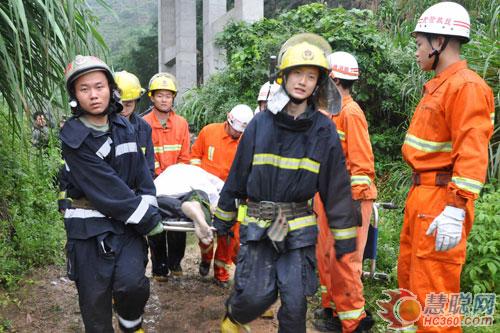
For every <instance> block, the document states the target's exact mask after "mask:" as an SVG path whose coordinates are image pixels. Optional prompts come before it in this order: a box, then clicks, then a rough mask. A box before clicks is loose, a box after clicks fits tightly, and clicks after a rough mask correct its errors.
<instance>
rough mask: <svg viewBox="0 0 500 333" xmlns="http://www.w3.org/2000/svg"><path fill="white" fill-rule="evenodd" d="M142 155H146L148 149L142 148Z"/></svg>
mask: <svg viewBox="0 0 500 333" xmlns="http://www.w3.org/2000/svg"><path fill="white" fill-rule="evenodd" d="M141 150H142V153H143V154H144V155H146V147H141Z"/></svg>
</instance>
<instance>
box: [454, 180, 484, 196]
mask: <svg viewBox="0 0 500 333" xmlns="http://www.w3.org/2000/svg"><path fill="white" fill-rule="evenodd" d="M451 181H452V182H454V183H455V185H457V187H458V188H461V189H462V190H466V191H469V192H472V193H475V194H479V192H481V189H482V188H483V186H484V184H483V183H481V182H478V181H477V180H474V179H470V178H465V177H451Z"/></svg>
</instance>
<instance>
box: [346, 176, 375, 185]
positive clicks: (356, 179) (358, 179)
mask: <svg viewBox="0 0 500 333" xmlns="http://www.w3.org/2000/svg"><path fill="white" fill-rule="evenodd" d="M371 183H372V180H371V179H370V177H368V176H354V175H353V176H351V186H354V185H365V184H366V185H368V186H370V185H371Z"/></svg>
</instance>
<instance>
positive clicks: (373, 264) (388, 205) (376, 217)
mask: <svg viewBox="0 0 500 333" xmlns="http://www.w3.org/2000/svg"><path fill="white" fill-rule="evenodd" d="M397 208H398V207H397V206H396V205H395V204H394V203H392V202H374V203H373V214H372V215H373V221H372V223H371V224H370V227H369V229H368V239H367V240H366V247H365V252H364V254H363V260H365V259H368V260H370V270H369V271H364V272H363V277H364V278H370V279H373V280H379V281H387V280H389V275H388V274H387V273H383V272H377V270H376V268H377V245H378V223H379V221H380V211H379V210H380V209H397Z"/></svg>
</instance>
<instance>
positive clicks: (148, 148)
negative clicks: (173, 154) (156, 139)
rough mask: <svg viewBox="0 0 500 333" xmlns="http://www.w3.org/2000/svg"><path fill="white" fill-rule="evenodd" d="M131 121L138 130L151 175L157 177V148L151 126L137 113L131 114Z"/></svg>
mask: <svg viewBox="0 0 500 333" xmlns="http://www.w3.org/2000/svg"><path fill="white" fill-rule="evenodd" d="M129 120H130V123H131V124H132V125H133V126H134V128H135V131H136V132H137V140H138V141H137V143H138V144H139V146H140V147H141V150H142V152H143V153H144V156H145V157H146V162H147V163H148V169H149V171H150V172H151V176H152V177H153V178H154V177H155V150H154V147H153V139H152V135H151V132H152V130H151V126H149V124H148V123H147V122H146V121H145V120H144V119H142V118H141V117H139V116H137V115H136V114H135V113H132V114H131V115H130V119H129Z"/></svg>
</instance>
